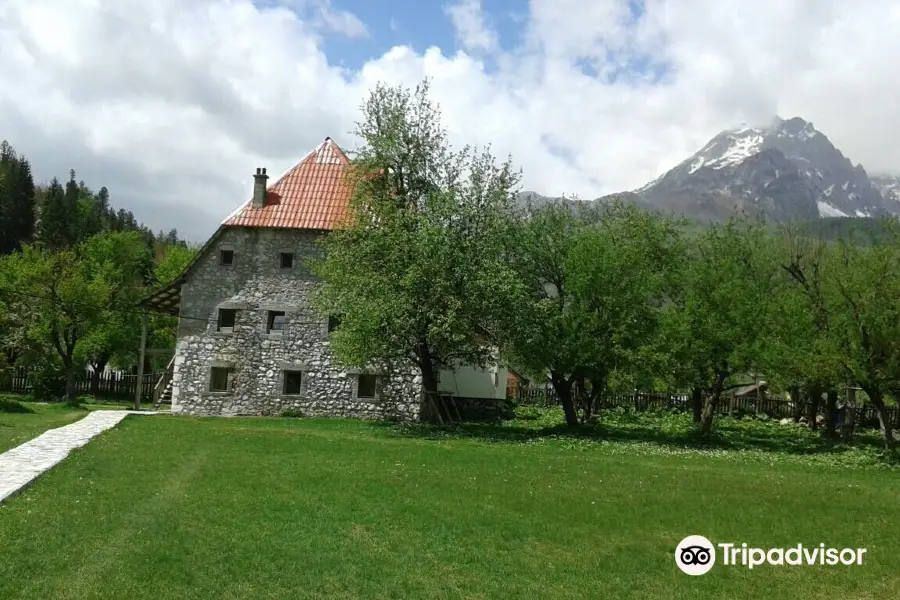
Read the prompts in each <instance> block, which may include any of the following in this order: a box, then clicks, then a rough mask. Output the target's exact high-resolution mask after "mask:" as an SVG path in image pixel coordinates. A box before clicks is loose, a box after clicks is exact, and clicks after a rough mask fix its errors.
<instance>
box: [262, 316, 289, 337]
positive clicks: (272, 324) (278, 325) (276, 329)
mask: <svg viewBox="0 0 900 600" xmlns="http://www.w3.org/2000/svg"><path fill="white" fill-rule="evenodd" d="M286 327H287V316H286V315H285V314H284V311H283V310H270V311H269V316H268V318H267V319H266V333H276V334H280V333H281V332H282V331H284V330H285V329H286Z"/></svg>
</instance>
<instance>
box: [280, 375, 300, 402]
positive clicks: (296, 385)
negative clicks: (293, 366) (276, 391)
mask: <svg viewBox="0 0 900 600" xmlns="http://www.w3.org/2000/svg"><path fill="white" fill-rule="evenodd" d="M283 391H284V395H285V396H299V395H300V394H302V393H303V371H285V372H284V390H283Z"/></svg>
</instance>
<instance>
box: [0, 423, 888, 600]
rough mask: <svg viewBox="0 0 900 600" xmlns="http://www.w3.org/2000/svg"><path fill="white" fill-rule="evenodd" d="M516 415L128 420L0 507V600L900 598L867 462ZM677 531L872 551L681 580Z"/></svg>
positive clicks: (884, 495) (884, 517)
mask: <svg viewBox="0 0 900 600" xmlns="http://www.w3.org/2000/svg"><path fill="white" fill-rule="evenodd" d="M525 417H526V419H525V420H522V421H517V422H514V423H512V424H510V426H508V427H505V428H500V429H489V428H484V427H475V426H473V427H472V428H471V429H466V430H462V431H460V432H457V433H456V434H454V435H437V436H436V435H433V434H432V432H430V431H428V430H425V429H420V428H398V427H394V426H386V425H378V424H371V423H363V422H358V421H351V420H346V421H342V420H294V419H274V418H269V419H262V418H236V419H196V418H185V417H174V416H162V417H149V418H144V417H142V418H135V417H130V418H128V419H126V420H125V421H124V422H123V423H122V424H121V425H120V426H119V427H118V428H116V429H114V430H111V431H109V432H106V433H104V434H102V435H101V436H100V437H98V438H97V439H95V440H94V441H92V442H91V443H90V444H89V445H88V446H86V447H85V448H82V449H80V450H78V451H75V452H74V453H73V454H72V455H71V456H70V457H69V458H68V459H67V460H66V461H65V463H64V464H62V465H60V466H59V467H57V468H55V469H54V470H52V471H50V472H49V473H47V474H45V475H44V476H43V477H41V478H40V479H39V480H38V481H37V482H35V483H34V484H33V485H32V486H31V487H29V488H28V489H26V490H25V491H24V492H23V493H22V494H20V495H19V496H17V497H15V498H13V499H12V500H11V501H9V502H8V503H5V504H0V548H3V560H2V561H0V598H4V599H5V598H10V599H12V598H40V599H47V600H49V599H56V598H59V599H63V598H64V599H67V600H74V599H80V598H111V599H112V598H114V599H121V598H153V599H167V598H172V599H179V600H182V599H189V598H216V599H219V598H222V599H229V598H235V599H237V598H336V599H340V598H346V599H350V598H353V599H356V598H428V599H434V598H472V599H475V598H484V599H488V598H490V599H493V598H586V599H587V598H590V599H596V598H617V599H618V598H661V599H662V598H664V599H675V598H684V599H689V600H700V599H704V598H710V599H713V598H714V599H720V598H738V597H740V598H767V599H776V598H810V599H812V598H816V599H818V598H853V599H857V600H859V599H881V598H884V599H888V598H896V597H897V595H898V593H900V540H898V537H897V527H898V524H900V502H898V496H900V473H898V472H897V470H896V469H895V468H891V467H887V466H881V467H879V466H878V465H877V463H873V465H874V466H868V467H859V466H853V467H851V466H848V465H851V464H857V463H860V464H861V463H862V462H865V461H862V460H861V459H860V456H868V455H867V454H861V455H859V456H857V455H856V454H854V453H849V454H846V453H845V454H841V455H832V456H831V457H830V458H829V459H827V460H826V461H824V462H823V458H822V457H823V456H824V455H825V453H823V452H822V451H814V452H812V453H804V452H797V451H793V452H792V451H791V450H790V449H788V450H785V451H777V452H775V451H763V450H754V449H747V448H740V449H738V448H739V447H738V446H734V445H733V444H734V442H735V440H736V439H737V437H739V436H738V434H736V433H733V434H728V433H727V430H728V428H729V427H732V428H734V427H736V426H735V425H734V424H731V425H728V424H723V427H724V429H725V430H726V433H724V434H723V436H724V437H723V438H722V440H719V441H718V442H717V444H719V445H720V446H721V447H720V448H718V449H708V448H696V447H684V446H683V445H682V446H678V445H677V444H673V445H666V444H663V443H660V440H653V439H652V437H653V436H652V435H649V434H646V432H645V433H644V434H641V433H640V432H641V430H642V428H643V427H645V426H647V425H646V423H645V424H644V425H641V423H642V420H641V419H636V420H635V419H633V418H630V417H623V418H621V419H619V420H618V421H616V420H615V419H607V423H606V425H605V427H607V430H606V431H605V432H603V433H604V435H606V437H607V438H608V437H609V434H610V433H611V432H613V431H619V432H620V433H621V436H620V438H621V439H618V440H616V441H608V440H596V439H590V438H587V439H577V438H576V439H572V438H566V437H557V436H554V435H553V434H552V433H548V430H547V429H546V428H545V427H544V425H545V424H543V423H541V420H542V419H547V417H546V415H543V414H541V415H537V416H535V415H527V414H526V415H525ZM553 418H556V417H555V416H554V417H553ZM675 421H677V419H674V420H673V422H672V423H669V424H668V425H666V424H665V420H662V421H659V429H660V430H662V429H665V428H666V427H670V428H671V427H678V426H680V425H677V424H673V423H674V422H675ZM648 422H649V421H648ZM550 431H552V430H550ZM729 435H730V436H731V438H732V439H731V444H732V445H731V446H729V442H728V441H727V438H728V436H729ZM675 437H676V438H677V436H675ZM625 438H630V441H628V440H627V439H625ZM642 438H646V439H642ZM754 443H755V442H754ZM732 447H734V448H735V449H730V448H732ZM795 450H796V449H795ZM850 456H854V457H856V458H847V457H850ZM842 461H849V462H846V464H844V462H842ZM688 534H701V535H705V536H706V537H708V538H710V539H712V540H713V541H714V542H715V541H731V542H737V543H738V544H740V543H741V542H747V543H748V544H750V545H751V546H761V547H774V546H790V545H796V544H797V543H803V544H805V545H807V546H817V545H818V544H819V543H820V542H824V543H826V544H827V545H830V546H837V547H842V546H849V547H854V548H856V547H866V548H867V549H868V552H867V554H866V560H865V563H864V564H863V565H862V566H853V567H842V566H838V567H828V566H817V567H771V566H769V567H765V566H764V567H757V568H756V569H754V570H752V571H749V570H747V569H746V568H736V567H719V566H717V567H715V568H714V569H713V570H712V571H711V572H710V573H708V574H707V575H704V576H702V577H689V576H687V575H685V574H683V573H681V572H680V571H679V570H678V569H677V567H676V566H675V564H674V558H673V557H674V553H673V551H674V548H675V546H676V544H677V543H678V542H679V541H680V540H681V539H682V538H683V537H685V536H686V535H688Z"/></svg>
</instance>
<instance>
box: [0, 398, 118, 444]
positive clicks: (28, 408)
mask: <svg viewBox="0 0 900 600" xmlns="http://www.w3.org/2000/svg"><path fill="white" fill-rule="evenodd" d="M29 400H30V398H29V397H28V396H15V395H0V452H6V451H7V450H9V449H10V448H15V447H16V446H18V445H19V444H23V443H25V442H27V441H28V440H31V439H34V438H36V437H37V436H39V435H41V434H42V433H44V432H45V431H47V430H48V429H54V428H56V427H62V426H64V425H68V424H69V423H74V422H75V421H77V420H78V419H80V418H82V417H84V416H85V415H86V414H87V413H88V411H90V410H97V409H107V410H110V409H118V408H124V407H125V405H124V404H122V403H106V402H103V403H98V402H97V401H95V400H94V399H93V398H92V397H90V396H86V397H84V398H82V399H81V400H82V403H81V404H79V405H78V406H71V405H69V404H63V403H53V404H47V403H42V402H31V401H29Z"/></svg>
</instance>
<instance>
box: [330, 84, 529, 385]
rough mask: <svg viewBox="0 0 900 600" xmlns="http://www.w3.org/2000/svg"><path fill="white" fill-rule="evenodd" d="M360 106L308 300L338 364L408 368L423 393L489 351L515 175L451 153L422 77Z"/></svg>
mask: <svg viewBox="0 0 900 600" xmlns="http://www.w3.org/2000/svg"><path fill="white" fill-rule="evenodd" d="M362 112H363V118H362V121H361V122H359V123H358V124H357V128H356V134H357V135H358V136H359V138H360V139H361V140H362V142H363V146H362V148H361V149H360V150H359V152H358V156H357V157H356V160H355V163H354V169H353V172H354V173H353V182H352V183H353V185H354V186H355V193H354V195H353V198H352V201H351V207H352V208H351V211H352V222H351V223H349V224H348V226H347V227H346V228H344V229H342V230H339V231H336V232H332V233H331V234H330V235H329V236H328V238H327V239H326V240H325V242H324V246H323V248H324V251H325V255H324V259H323V260H322V261H320V262H318V263H317V264H316V265H314V269H315V272H316V274H317V275H318V276H319V277H320V278H321V280H322V286H321V287H320V288H319V290H318V291H317V294H316V295H315V302H316V305H317V306H318V308H319V310H320V311H321V312H323V313H332V314H334V313H339V314H340V315H341V325H340V327H339V328H338V329H337V330H336V331H335V332H334V333H333V335H332V340H333V347H334V351H335V354H336V356H337V357H338V358H339V359H340V360H342V361H343V362H346V363H349V364H354V365H360V366H368V365H374V364H381V365H385V366H386V367H387V368H389V369H393V368H395V367H396V366H400V368H404V366H406V365H408V366H410V367H414V368H415V369H417V370H418V372H419V374H420V375H421V379H422V385H423V387H424V389H425V390H426V392H434V391H436V390H437V384H438V377H437V374H438V369H439V368H441V367H444V366H449V365H452V364H454V363H456V362H457V361H460V362H465V363H468V364H485V362H486V361H488V360H489V359H490V358H491V357H492V356H493V352H492V349H491V347H490V346H489V344H487V343H485V341H486V340H485V339H484V335H485V334H487V332H488V331H489V330H490V320H491V315H492V314H495V313H496V312H497V311H498V310H499V308H500V299H501V298H503V297H504V295H505V293H504V292H505V288H506V287H507V286H510V285H512V284H513V278H512V276H511V272H510V269H509V268H508V267H507V266H506V263H505V261H504V260H503V256H502V242H503V235H502V231H503V228H504V227H505V223H506V219H505V214H504V213H505V211H507V209H508V206H509V203H510V201H511V194H512V190H513V188H514V186H515V184H516V182H517V181H518V176H517V174H516V173H514V172H513V170H512V167H511V165H510V163H509V162H506V163H504V164H501V165H497V164H496V162H495V160H494V158H493V156H492V155H491V154H490V152H489V151H484V152H481V153H475V152H472V151H471V150H470V149H468V148H466V149H464V150H462V151H460V152H454V151H452V150H451V149H450V146H449V144H448V142H447V135H446V131H445V130H444V129H443V128H442V127H441V124H440V115H439V112H438V109H437V108H436V107H435V106H434V105H433V104H432V102H431V101H430V100H429V99H428V84H427V81H426V82H424V83H422V84H421V85H419V86H418V87H417V88H416V89H415V91H414V92H410V91H409V90H407V89H404V88H395V87H387V86H384V85H378V86H377V87H376V88H375V90H374V91H373V92H372V93H371V95H370V96H369V98H368V100H367V101H366V102H365V103H364V105H363V107H362ZM479 334H481V336H479Z"/></svg>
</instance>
